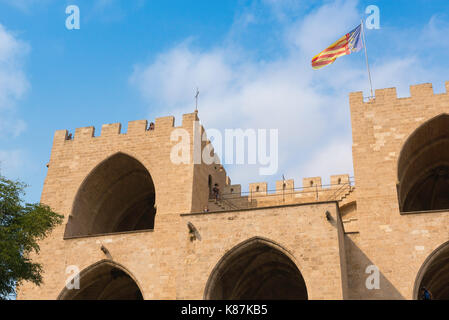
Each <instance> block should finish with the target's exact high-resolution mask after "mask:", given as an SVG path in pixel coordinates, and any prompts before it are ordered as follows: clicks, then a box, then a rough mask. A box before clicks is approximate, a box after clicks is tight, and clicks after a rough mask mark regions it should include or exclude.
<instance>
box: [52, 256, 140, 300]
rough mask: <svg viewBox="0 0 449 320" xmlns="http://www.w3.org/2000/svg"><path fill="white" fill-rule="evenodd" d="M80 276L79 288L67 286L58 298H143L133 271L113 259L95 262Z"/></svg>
mask: <svg viewBox="0 0 449 320" xmlns="http://www.w3.org/2000/svg"><path fill="white" fill-rule="evenodd" d="M78 277H79V288H78V289H77V288H73V289H68V288H67V287H65V288H64V289H63V290H62V291H61V293H60V294H59V296H58V300H143V294H142V290H141V289H140V286H139V284H138V283H137V280H136V279H135V278H134V277H133V276H132V274H131V272H129V270H127V269H126V268H125V267H124V266H122V265H120V264H118V263H116V262H114V261H112V260H101V261H99V262H97V263H94V264H93V265H91V266H89V267H87V268H85V269H84V270H82V271H81V272H80V273H79V275H78Z"/></svg>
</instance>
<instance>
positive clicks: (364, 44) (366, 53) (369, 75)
mask: <svg viewBox="0 0 449 320" xmlns="http://www.w3.org/2000/svg"><path fill="white" fill-rule="evenodd" d="M360 25H361V26H362V40H363V46H364V47H365V58H366V68H367V69H368V78H369V85H370V88H371V98H374V93H373V82H372V81H371V72H370V70H369V63H368V52H367V50H366V39H365V28H364V27H363V20H360Z"/></svg>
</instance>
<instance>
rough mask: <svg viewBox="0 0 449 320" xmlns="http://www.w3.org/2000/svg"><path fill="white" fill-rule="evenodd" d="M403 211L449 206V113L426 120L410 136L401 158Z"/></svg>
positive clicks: (399, 195) (399, 178)
mask: <svg viewBox="0 0 449 320" xmlns="http://www.w3.org/2000/svg"><path fill="white" fill-rule="evenodd" d="M398 198H399V207H400V210H401V212H413V211H430V210H443V209H449V115H448V114H442V115H440V116H438V117H435V118H433V119H431V120H429V121H428V122H426V123H424V124H423V125H422V126H420V127H419V128H418V129H416V130H415V132H414V133H413V134H412V135H411V136H410V137H409V138H408V140H407V141H406V143H405V144H404V146H403V148H402V151H401V154H400V156H399V160H398Z"/></svg>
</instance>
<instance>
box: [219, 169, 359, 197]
mask: <svg viewBox="0 0 449 320" xmlns="http://www.w3.org/2000/svg"><path fill="white" fill-rule="evenodd" d="M330 180H331V182H330V184H329V185H323V184H322V178H321V177H310V178H304V179H302V186H301V187H295V181H294V180H293V179H288V180H278V181H276V186H275V189H269V188H268V182H253V183H250V184H249V189H248V190H249V191H248V192H243V193H242V192H241V190H242V187H241V185H240V184H234V185H226V186H225V188H224V190H223V195H225V196H230V197H237V196H246V195H251V196H254V197H257V196H267V195H276V194H282V193H284V194H285V193H290V194H292V193H309V192H312V193H314V192H316V191H317V190H318V191H323V190H324V191H325V192H329V191H331V190H333V189H338V188H341V187H344V186H351V185H352V182H351V179H350V177H349V175H348V174H339V175H332V176H331V177H330Z"/></svg>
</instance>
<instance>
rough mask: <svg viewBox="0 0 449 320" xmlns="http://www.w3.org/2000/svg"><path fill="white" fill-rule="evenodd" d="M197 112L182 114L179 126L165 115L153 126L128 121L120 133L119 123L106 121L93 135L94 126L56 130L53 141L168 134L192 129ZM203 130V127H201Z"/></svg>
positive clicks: (156, 120) (171, 117) (144, 121)
mask: <svg viewBox="0 0 449 320" xmlns="http://www.w3.org/2000/svg"><path fill="white" fill-rule="evenodd" d="M198 120H199V119H198V114H197V113H196V112H194V113H188V114H184V115H183V116H182V124H181V126H178V127H175V117H174V116H166V117H159V118H156V119H155V121H154V127H153V128H150V122H149V121H148V120H134V121H129V122H128V130H127V132H126V133H122V124H121V123H108V124H103V125H102V127H101V133H100V135H98V136H95V127H93V126H89V127H80V128H76V129H75V132H74V134H73V136H72V135H71V134H70V133H69V131H68V130H67V129H66V130H57V131H56V132H55V135H54V141H55V142H56V141H66V142H68V143H70V142H71V141H86V140H89V139H93V138H111V137H115V136H119V135H126V136H137V135H152V134H154V135H159V134H170V133H171V131H172V130H173V129H176V128H184V129H186V130H189V131H190V130H192V127H193V126H192V123H193V121H198ZM202 130H204V128H202Z"/></svg>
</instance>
